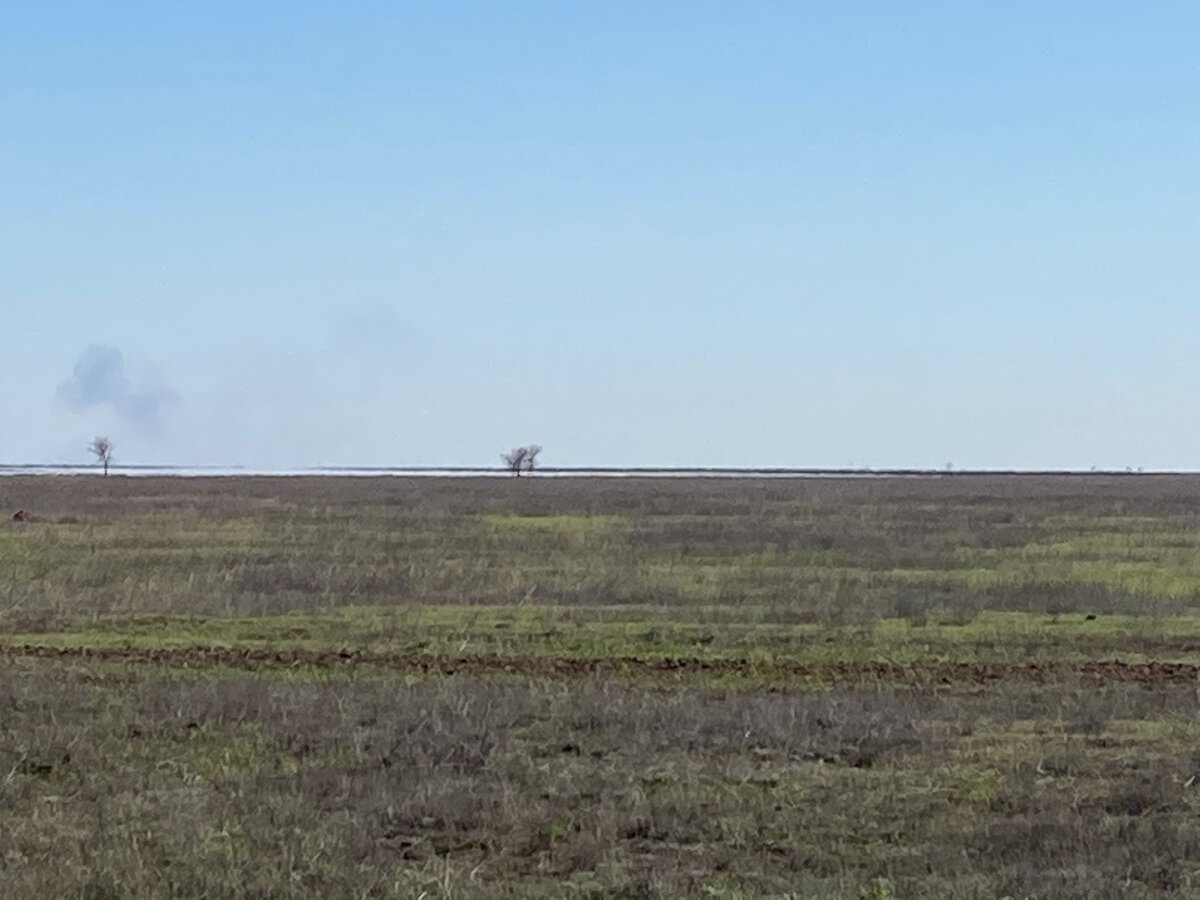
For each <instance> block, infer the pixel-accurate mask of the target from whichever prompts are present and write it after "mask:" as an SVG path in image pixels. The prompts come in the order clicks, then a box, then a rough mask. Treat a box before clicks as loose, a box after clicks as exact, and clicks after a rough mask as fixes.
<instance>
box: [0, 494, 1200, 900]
mask: <svg viewBox="0 0 1200 900" xmlns="http://www.w3.org/2000/svg"><path fill="white" fill-rule="evenodd" d="M18 508H23V509H26V510H28V511H29V513H30V514H31V517H30V520H29V521H26V522H13V521H9V519H10V518H11V515H12V513H13V511H15V510H16V509H18ZM0 510H3V511H4V519H5V521H3V522H2V523H0V879H2V881H3V884H4V885H5V887H4V892H5V894H6V895H9V896H22V897H25V896H28V897H55V898H58V897H86V898H93V900H96V898H109V897H112V898H116V897H168V896H170V897H179V896H187V897H201V896H205V897H262V898H265V897H300V896H313V897H419V896H425V897H430V898H433V897H464V898H467V897H479V898H485V897H486V898H492V897H539V896H544V897H593V898H600V897H612V898H617V897H624V898H643V897H647V898H648V897H683V896H700V897H729V898H741V897H761V896H774V897H786V896H791V897H805V898H807V897H831V898H887V897H897V898H899V897H952V898H997V897H1004V896H1010V897H1046V898H1071V897H1078V898H1085V897H1086V898H1091V897H1152V896H1153V897H1157V896H1164V895H1172V894H1175V895H1178V896H1197V895H1198V894H1200V779H1198V778H1197V776H1198V775H1200V699H1198V690H1200V681H1198V672H1200V669H1198V668H1197V667H1198V666H1200V477H1185V476H1154V475H1130V476H1127V477H1118V476H1093V477H1089V476H1074V477H1067V476H1061V477H1054V476H1037V477H1034V476H1028V477H1024V476H1022V477H1012V476H1010V477H986V476H973V475H972V476H966V475H963V476H958V475H948V476H945V477H940V478H907V479H906V478H894V479H858V480H854V479H844V480H839V479H753V480H750V479H744V480H738V479H720V478H707V479H633V478H630V479H621V478H609V479H604V478H569V479H568V478H536V477H535V478H522V479H499V478H333V477H313V478H303V477H295V478H266V477H261V478H260V477H253V478H250V477H247V478H235V477H223V478H153V477H146V478H124V477H108V478H101V477H97V476H59V477H53V476H37V477H26V476H12V477H8V478H3V479H0Z"/></svg>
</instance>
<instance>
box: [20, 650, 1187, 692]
mask: <svg viewBox="0 0 1200 900" xmlns="http://www.w3.org/2000/svg"><path fill="white" fill-rule="evenodd" d="M0 658H37V659H78V660H93V661H97V662H126V663H150V664H160V665H176V666H188V665H224V666H231V667H235V668H242V669H259V668H276V667H291V666H311V667H322V668H349V667H363V666H366V667H375V668H386V669H393V670H398V671H404V672H414V673H417V672H419V673H425V674H431V673H432V674H446V675H452V674H455V673H474V674H481V673H489V672H496V673H503V672H507V673H513V674H520V675H544V676H578V675H654V674H691V673H695V674H708V675H743V676H750V677H756V676H757V677H767V678H771V677H787V678H814V679H818V680H821V681H833V682H854V681H882V682H891V683H902V684H904V683H908V684H937V683H945V684H954V683H976V684H986V683H988V682H994V681H1002V680H1008V679H1018V680H1022V681H1032V682H1045V681H1054V680H1059V679H1062V678H1071V677H1074V678H1082V679H1085V680H1089V681H1095V682H1099V683H1105V682H1135V683H1142V684H1148V685H1150V684H1179V683H1188V682H1196V681H1197V678H1198V677H1200V666H1196V665H1192V664H1190V663H1178V662H1145V663H1141V662H1136V663H1135V662H1124V661H1121V660H1116V659H1114V660H1088V661H1062V660H1055V661H1044V662H1028V663H1005V662H987V663H954V662H917V663H908V664H900V663H891V662H871V661H866V662H864V661H846V662H828V663H802V662H794V661H789V660H774V661H761V660H751V659H700V658H696V657H681V658H640V657H592V658H575V657H561V656H448V655H446V656H443V655H436V654H425V653H368V652H363V651H356V650H336V651H322V650H300V649H291V650H267V649H259V648H250V647H205V646H197V647H169V648H142V647H54V646H46V645H39V644H18V645H10V646H3V647H0Z"/></svg>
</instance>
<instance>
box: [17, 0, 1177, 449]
mask: <svg viewBox="0 0 1200 900" xmlns="http://www.w3.org/2000/svg"><path fill="white" fill-rule="evenodd" d="M1198 34H1200V4H1197V3H1195V2H1194V0H1188V2H1169V0H1158V2H1155V3H1149V4H1134V3H1129V2H1126V0H1121V2H1102V0H1093V2H1088V3H1083V2H1070V3H1068V2H1057V3H1055V2H1051V3H1046V2H1037V3H1034V2H1003V3H1001V2H985V3H964V2H961V0H953V2H949V0H948V2H940V3H939V2H912V3H897V2H894V0H880V2H865V0H864V2H858V3H832V2H822V3H816V2H773V3H765V2H737V3H735V2H719V3H718V2H698V0H689V2H679V3H668V2H659V3H654V2H650V3H647V2H637V3H632V2H613V0H606V2H604V3H590V4H585V3H564V2H561V0H547V2H542V3H524V2H514V3H500V2H486V3H484V2H479V3H463V2H452V0H451V2H445V0H443V2H437V3H425V2H421V3H417V2H411V3H410V2H399V3H397V2H386V3H384V2H380V3H353V2H350V3H345V4H332V3H324V2H322V3H314V2H297V0H292V2H288V3H278V4H244V3H232V2H224V0H212V2H207V3H175V2H145V3H126V2H120V0H113V2H110V3H91V2H88V3H84V2H80V3H59V2H53V0H49V2H42V3H26V4H15V5H10V7H9V8H8V9H7V10H6V12H5V17H4V24H3V27H0V312H2V313H3V315H2V316H0V333H2V334H3V335H4V336H5V338H6V340H5V346H4V354H5V357H6V359H5V364H4V367H3V374H0V385H2V389H0V462H29V461H60V462H84V461H86V460H87V459H88V455H87V452H86V449H85V448H86V445H87V444H88V442H89V441H90V439H91V438H92V437H93V436H95V435H96V434H107V435H109V436H110V437H111V438H112V439H113V441H114V443H115V444H116V448H117V454H116V458H117V461H119V462H120V461H123V462H141V463H159V462H161V463H178V464H242V465H248V466H258V467H273V466H308V465H355V464H361V465H386V464H393V465H404V464H443V463H445V464H492V463H497V462H498V461H499V457H498V453H499V451H501V450H504V449H507V448H509V447H511V446H513V445H514V444H518V443H525V442H530V441H536V442H538V443H540V444H542V445H544V447H545V450H544V452H543V458H544V461H545V462H546V464H559V465H584V464H614V465H626V464H651V465H653V464H658V465H702V464H708V465H772V464H774V465H799V466H803V465H832V466H840V465H872V466H902V465H925V466H942V465H944V464H945V463H947V462H952V463H954V464H955V465H956V466H959V467H974V466H1019V467H1028V466H1080V467H1087V466H1091V465H1099V466H1116V467H1121V468H1124V467H1125V466H1127V465H1132V466H1139V465H1140V466H1146V467H1147V468H1150V467H1183V468H1198V467H1200V419H1198V417H1197V415H1196V408H1197V406H1200V353H1197V352H1196V348H1197V346H1198V345H1200V302H1198V301H1200V292H1198V290H1197V288H1198V287H1200V277H1198V275H1200V270H1198V266H1200V50H1198V49H1197V43H1196V36H1197V35H1198Z"/></svg>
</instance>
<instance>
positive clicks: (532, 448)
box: [500, 444, 542, 478]
mask: <svg viewBox="0 0 1200 900" xmlns="http://www.w3.org/2000/svg"><path fill="white" fill-rule="evenodd" d="M541 452H542V448H541V447H539V446H538V445H537V444H530V445H529V446H528V447H515V448H513V449H512V450H509V451H508V452H507V453H501V454H500V458H501V459H502V460H504V465H505V466H506V467H507V468H508V471H510V472H512V473H513V475H515V476H517V477H518V478H520V477H521V473H522V472H532V471H533V470H534V469H535V468H536V467H537V457H538V454H539V453H541Z"/></svg>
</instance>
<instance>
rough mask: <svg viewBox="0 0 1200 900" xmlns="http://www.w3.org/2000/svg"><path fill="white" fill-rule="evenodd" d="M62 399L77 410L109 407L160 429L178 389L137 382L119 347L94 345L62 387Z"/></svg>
mask: <svg viewBox="0 0 1200 900" xmlns="http://www.w3.org/2000/svg"><path fill="white" fill-rule="evenodd" d="M58 399H59V400H61V401H63V402H64V403H66V404H67V406H68V407H70V408H71V409H73V410H74V411H75V412H83V411H85V410H88V409H91V408H92V407H95V406H107V407H109V408H110V409H112V410H114V411H115V412H116V413H117V415H119V416H121V418H123V419H125V420H126V421H129V422H132V423H133V424H135V425H137V426H139V427H140V428H143V429H145V430H146V431H156V430H158V428H159V425H160V417H161V415H162V412H163V409H164V408H166V406H167V405H169V404H170V403H171V402H172V401H174V400H175V392H174V391H172V390H171V389H170V388H169V387H166V386H165V385H160V384H141V385H136V386H135V385H134V384H132V383H131V382H130V380H129V377H128V376H127V375H126V374H125V358H124V357H123V356H122V355H121V351H120V350H118V349H117V348H116V347H109V346H104V345H101V344H92V345H91V346H90V347H88V348H86V349H85V350H84V351H83V353H81V354H80V355H79V359H78V360H77V361H76V363H75V370H74V372H73V373H72V374H71V377H70V378H68V379H67V380H66V381H64V382H63V383H62V384H60V385H59V386H58Z"/></svg>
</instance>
